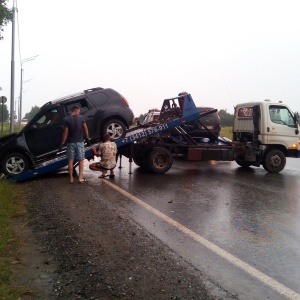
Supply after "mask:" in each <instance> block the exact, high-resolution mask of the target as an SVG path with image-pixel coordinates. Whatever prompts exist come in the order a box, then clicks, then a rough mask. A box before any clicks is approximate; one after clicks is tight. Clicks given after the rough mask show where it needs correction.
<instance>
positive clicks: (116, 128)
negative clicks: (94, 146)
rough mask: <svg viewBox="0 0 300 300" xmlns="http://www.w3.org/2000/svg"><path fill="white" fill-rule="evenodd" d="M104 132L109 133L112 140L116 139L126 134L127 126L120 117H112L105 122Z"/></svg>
mask: <svg viewBox="0 0 300 300" xmlns="http://www.w3.org/2000/svg"><path fill="white" fill-rule="evenodd" d="M102 132H103V134H105V133H108V134H109V135H110V138H111V139H112V140H116V139H119V138H122V137H124V136H125V135H126V126H125V124H124V123H123V122H122V121H120V120H118V119H111V120H109V121H107V122H106V123H105V125H104V127H103V131H102Z"/></svg>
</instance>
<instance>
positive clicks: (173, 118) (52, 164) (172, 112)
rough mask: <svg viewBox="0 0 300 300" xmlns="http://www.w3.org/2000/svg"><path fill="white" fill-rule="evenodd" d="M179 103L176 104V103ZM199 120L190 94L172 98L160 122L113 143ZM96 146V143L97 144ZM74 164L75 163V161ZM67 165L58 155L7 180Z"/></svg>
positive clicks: (91, 155)
mask: <svg viewBox="0 0 300 300" xmlns="http://www.w3.org/2000/svg"><path fill="white" fill-rule="evenodd" d="M175 100H177V102H178V103H179V104H177V103H176V101H175ZM198 118H199V111H198V109H197V108H196V105H195V103H194V101H193V99H192V96H191V95H190V94H185V95H183V96H178V97H173V98H168V99H165V100H164V102H163V105H162V113H161V117H160V122H159V123H158V124H156V123H150V124H145V125H138V126H136V127H133V128H130V129H128V130H127V131H126V135H125V137H123V138H119V139H117V140H115V141H114V142H115V143H116V144H117V147H118V148H120V147H123V146H125V145H128V144H130V143H133V142H135V141H139V140H142V139H144V138H147V137H149V136H152V135H157V134H159V133H162V132H164V131H167V130H170V129H172V128H175V127H177V126H180V125H182V124H184V123H187V122H191V121H194V120H197V119H198ZM95 145H96V144H94V145H92V146H89V147H86V149H85V158H86V159H88V160H90V159H93V158H94V153H93V151H92V147H93V146H95ZM97 145H98V143H97ZM75 163H76V161H75ZM67 165H68V159H67V158H66V155H65V154H64V155H59V156H57V157H55V158H52V159H49V160H46V161H44V162H42V163H40V164H38V165H36V166H35V167H34V169H31V170H28V171H24V172H22V173H20V174H18V175H14V176H12V177H10V178H9V180H11V181H13V182H18V181H23V180H27V179H31V178H34V177H37V176H40V175H44V174H47V173H51V172H54V171H56V170H58V169H61V168H63V167H65V166H67Z"/></svg>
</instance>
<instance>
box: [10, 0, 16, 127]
mask: <svg viewBox="0 0 300 300" xmlns="http://www.w3.org/2000/svg"><path fill="white" fill-rule="evenodd" d="M15 10H16V9H15V1H14V2H13V8H12V14H13V15H12V43H11V75H10V133H13V132H14V122H15V120H14V117H15V111H14V99H15V93H14V91H15Z"/></svg>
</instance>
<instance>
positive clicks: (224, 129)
mask: <svg viewBox="0 0 300 300" xmlns="http://www.w3.org/2000/svg"><path fill="white" fill-rule="evenodd" d="M220 135H221V136H225V137H227V138H228V139H231V140H232V126H226V127H222V128H221V132H220Z"/></svg>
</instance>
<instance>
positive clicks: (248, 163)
mask: <svg viewBox="0 0 300 300" xmlns="http://www.w3.org/2000/svg"><path fill="white" fill-rule="evenodd" d="M235 162H236V163H237V164H238V165H239V166H241V167H243V168H249V167H251V166H252V162H251V161H244V160H236V161H235Z"/></svg>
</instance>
